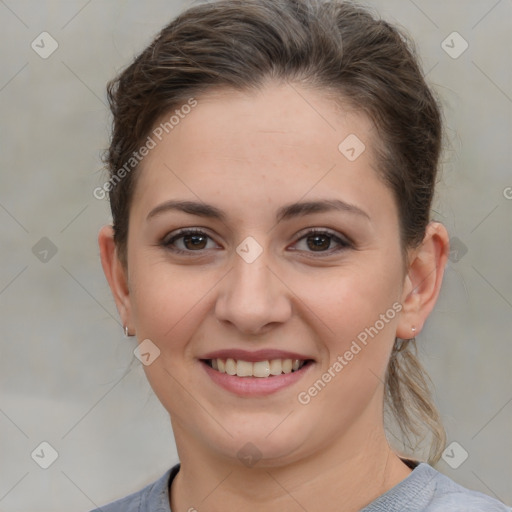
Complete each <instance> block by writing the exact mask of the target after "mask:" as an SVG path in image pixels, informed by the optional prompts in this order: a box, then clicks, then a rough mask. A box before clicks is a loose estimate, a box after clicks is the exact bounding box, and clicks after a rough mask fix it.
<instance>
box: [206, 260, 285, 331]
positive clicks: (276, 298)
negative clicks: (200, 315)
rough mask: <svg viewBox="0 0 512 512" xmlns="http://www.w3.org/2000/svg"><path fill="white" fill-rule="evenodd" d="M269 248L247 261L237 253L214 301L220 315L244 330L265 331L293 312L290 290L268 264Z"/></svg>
mask: <svg viewBox="0 0 512 512" xmlns="http://www.w3.org/2000/svg"><path fill="white" fill-rule="evenodd" d="M269 263H270V262H269V258H267V256H266V251H263V253H262V254H261V255H260V256H259V257H258V258H257V259H256V260H255V261H253V262H251V263H248V262H247V261H245V260H244V259H243V258H242V257H240V256H239V255H238V254H236V255H235V257H234V265H233V268H232V270H231V271H230V272H229V273H228V274H227V276H226V278H225V279H223V280H222V282H221V283H222V284H221V289H220V290H219V295H218V297H217V301H216V304H215V315H216V317H217V319H218V320H219V321H220V322H222V323H225V324H229V325H231V326H232V327H235V328H236V329H237V330H238V331H239V332H241V333H244V334H252V335H254V334H263V333H265V332H266V331H268V330H269V329H271V328H272V327H276V326H277V325H278V324H283V323H284V322H286V321H287V320H288V319H289V318H290V317H291V314H292V304H291V301H290V295H291V292H290V291H289V289H288V288H287V287H286V285H285V283H283V281H282V280H281V279H280V278H279V277H278V275H277V274H276V272H275V271H273V270H272V269H271V268H270V267H269Z"/></svg>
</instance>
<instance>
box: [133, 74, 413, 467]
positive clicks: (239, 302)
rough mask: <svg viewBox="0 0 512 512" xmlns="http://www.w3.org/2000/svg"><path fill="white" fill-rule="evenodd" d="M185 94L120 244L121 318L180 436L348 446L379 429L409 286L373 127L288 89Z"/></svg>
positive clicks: (275, 460) (233, 453) (218, 442)
mask: <svg viewBox="0 0 512 512" xmlns="http://www.w3.org/2000/svg"><path fill="white" fill-rule="evenodd" d="M196 99H197V106H195V107H194V108H192V109H191V112H190V113H189V114H188V115H186V116H184V118H183V119H180V122H179V123H178V124H176V125H175V126H174V127H173V129H172V130H170V131H169V133H168V134H165V132H164V135H165V136H164V137H163V138H162V141H161V142H158V141H157V142H158V144H157V145H156V147H154V148H153V149H151V150H150V152H149V154H148V156H146V158H145V159H144V161H143V163H142V168H141V170H140V176H139V179H138V181H137V186H136V190H135V194H134V198H133V203H132V207H131V212H130V219H129V235H128V249H127V261H128V270H127V296H126V301H125V306H126V308H125V310H124V311H125V318H124V320H125V321H126V323H127V324H128V325H129V326H130V330H131V331H132V332H136V336H137V338H138V340H139V342H142V341H143V340H151V342H150V343H149V342H145V345H143V349H142V350H141V351H143V352H144V353H149V354H150V355H146V356H144V357H145V359H147V362H150V361H152V362H151V364H148V365H147V366H145V367H144V368H145V371H146V373H147V376H148V379H149V381H150V383H151V386H152V387H153V389H154V391H155V393H156V394H157V396H158V397H159V399H160V401H161V402H162V403H163V405H164V406H165V407H166V409H167V410H168V411H169V413H170V414H171V419H172V423H173V428H174V433H175V436H176V439H177V442H178V447H179V446H180V444H181V445H183V444H186V443H188V445H191V444H193V445H195V446H196V447H197V448H199V449H202V450H204V451H205V453H206V452H209V453H210V454H212V455H218V456H221V457H222V456H226V457H233V458H234V457H237V456H238V457H239V458H244V457H246V458H247V457H248V458H247V460H249V459H250V458H251V457H252V459H253V460H256V459H258V458H259V457H263V460H262V461H260V462H259V464H268V465H272V464H279V463H282V462H284V461H293V460H297V459H300V458H304V457H307V456H309V455H311V454H313V453H315V452H318V451H319V450H322V449H324V448H328V447H329V448H332V447H333V446H334V445H335V444H336V443H340V442H342V440H345V441H346V440H347V439H352V440H353V441H354V443H353V444H349V445H347V449H348V450H350V449H354V450H355V449H356V448H357V441H356V440H357V439H359V440H360V441H361V439H366V438H368V435H371V432H372V429H375V427H376V426H379V427H380V426H381V425H382V406H381V404H382V395H383V382H384V378H385V371H386V366H387V362H388V358H389V354H390V351H391V348H392V346H393V342H394V339H395V335H396V333H397V328H398V326H399V324H400V322H402V321H403V319H402V320H401V317H402V315H401V313H400V312H399V311H400V309H401V305H400V303H401V302H402V300H403V298H404V297H403V294H404V293H405V291H404V279H405V276H404V273H403V268H404V267H403V259H402V253H401V247H400V239H399V221H398V216H397V208H396V205H395V201H394V198H393V195H392V192H391V190H390V189H389V188H387V187H386V186H385V185H384V184H383V182H382V181H381V180H380V179H379V178H378V176H377V173H376V170H375V166H376V161H375V158H374V154H373V152H372V137H374V136H375V133H374V132H373V131H372V125H371V123H370V122H369V121H368V120H367V119H366V118H365V117H363V116H362V115H361V114H355V113H353V112H352V113H349V112H348V111H340V109H339V108H337V107H336V106H335V105H334V103H333V102H332V101H331V100H329V99H326V98H325V97H324V96H322V95H321V94H320V93H318V92H312V91H311V90H306V89H304V88H301V87H299V86H294V87H293V88H292V87H291V86H290V85H276V84H274V85H270V84H269V85H267V86H266V87H265V88H264V89H262V90H260V91H259V92H257V93H255V92H253V93H240V92H234V91H221V92H218V93H216V94H213V93H212V94H209V95H207V96H202V97H198V98H196ZM347 137H348V139H347ZM344 141H345V142H344ZM340 143H341V147H339V146H340ZM362 144H364V145H365V149H364V147H363V146H362ZM188 230H193V231H195V232H196V233H192V234H190V233H187V231H188ZM183 231H184V232H185V234H183ZM148 343H149V344H148ZM155 346H156V347H158V350H159V351H160V353H159V355H158V357H156V358H155V359H154V360H153V357H155V355H157V354H158V351H157V350H156V348H155ZM219 360H220V361H219ZM230 360H231V361H230ZM287 360H288V361H287ZM289 360H291V362H290V361H289ZM295 360H298V363H297V362H295ZM304 363H305V364H304ZM297 365H298V366H299V369H298V370H297V371H293V372H291V373H290V370H291V369H292V368H297ZM212 366H213V367H212ZM223 366H225V369H224V370H225V371H226V372H227V373H222V372H221V371H220V370H222V369H223V368H222V367H223ZM219 367H220V368H219ZM215 368H218V369H215ZM233 372H237V373H238V374H240V375H244V376H239V375H230V374H231V373H233ZM282 372H285V373H282ZM269 373H276V374H279V375H268V374H269ZM254 375H258V376H254ZM266 375H268V376H266ZM315 383H316V384H315ZM271 459H272V460H271Z"/></svg>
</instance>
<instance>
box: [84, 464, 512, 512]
mask: <svg viewBox="0 0 512 512" xmlns="http://www.w3.org/2000/svg"><path fill="white" fill-rule="evenodd" d="M178 471H179V464H177V465H176V466H174V467H173V468H171V469H170V470H168V471H167V472H166V473H165V474H164V475H163V476H162V477H161V478H160V479H158V480H157V481H156V482H154V483H152V484H150V485H148V486H146V487H144V489H142V490H140V491H138V492H136V493H134V494H130V495H129V496H126V497H125V498H122V499H120V500H118V501H115V502H113V503H111V504H109V505H105V506H103V507H101V508H98V509H95V510H94V511H91V512H171V509H170V507H169V487H170V484H171V482H172V479H173V478H174V477H175V476H176V474H177V473H178ZM413 511H414V512H512V508H511V507H507V506H506V505H504V504H503V503H501V502H500V501H498V500H496V499H494V498H491V497H489V496H487V495H485V494H482V493H480V492H476V491H471V490H469V489H466V488H465V487H462V486H460V485H459V484H457V483H455V482H454V481H453V480H451V479H450V478H448V477H447V476H445V475H443V474H441V473H439V472H438V471H437V470H435V469H434V468H433V467H431V466H429V465H428V464H426V463H424V462H421V463H419V464H418V465H417V466H416V467H415V468H414V469H413V471H412V472H411V473H410V474H409V475H408V476H407V477H406V478H405V479H404V480H402V481H401V482H400V483H398V484H397V485H395V487H393V488H392V489H390V490H389V491H388V492H386V493H385V494H383V495H382V496H380V497H379V498H377V499H376V500H375V501H372V503H370V504H369V505H368V506H366V507H365V508H363V509H362V510H361V512H413Z"/></svg>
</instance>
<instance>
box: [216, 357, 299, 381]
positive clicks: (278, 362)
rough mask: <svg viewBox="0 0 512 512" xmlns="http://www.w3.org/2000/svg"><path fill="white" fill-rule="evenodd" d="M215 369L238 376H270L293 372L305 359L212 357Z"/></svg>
mask: <svg viewBox="0 0 512 512" xmlns="http://www.w3.org/2000/svg"><path fill="white" fill-rule="evenodd" d="M210 363H211V365H212V368H213V369H214V370H217V371H219V372H221V373H227V374H228V375H238V377H268V376H269V375H281V374H282V373H291V372H292V371H296V370H298V369H299V368H301V367H302V366H303V365H304V363H305V361H300V360H299V359H271V360H267V361H258V362H256V363H251V362H250V361H242V360H236V359H231V358H228V359H211V360H210Z"/></svg>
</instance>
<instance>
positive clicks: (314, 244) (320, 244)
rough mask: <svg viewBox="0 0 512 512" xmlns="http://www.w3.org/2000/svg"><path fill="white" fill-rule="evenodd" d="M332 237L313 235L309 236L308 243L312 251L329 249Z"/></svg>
mask: <svg viewBox="0 0 512 512" xmlns="http://www.w3.org/2000/svg"><path fill="white" fill-rule="evenodd" d="M331 238H332V237H330V236H329V235H311V236H308V237H307V244H308V247H309V248H310V249H311V250H312V251H323V250H326V249H329V247H330V245H331Z"/></svg>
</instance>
